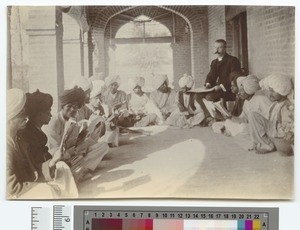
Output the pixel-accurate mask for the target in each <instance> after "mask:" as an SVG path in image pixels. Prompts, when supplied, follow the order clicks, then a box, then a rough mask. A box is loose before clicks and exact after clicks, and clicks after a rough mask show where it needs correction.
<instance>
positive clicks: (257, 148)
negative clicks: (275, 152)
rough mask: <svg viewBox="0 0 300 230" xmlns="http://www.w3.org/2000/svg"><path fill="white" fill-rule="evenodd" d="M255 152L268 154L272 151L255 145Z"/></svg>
mask: <svg viewBox="0 0 300 230" xmlns="http://www.w3.org/2000/svg"><path fill="white" fill-rule="evenodd" d="M254 150H255V153H256V154H266V153H269V152H271V151H270V150H265V149H261V148H259V147H257V146H256V147H255V149H254Z"/></svg>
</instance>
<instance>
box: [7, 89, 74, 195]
mask: <svg viewBox="0 0 300 230" xmlns="http://www.w3.org/2000/svg"><path fill="white" fill-rule="evenodd" d="M37 94H40V93H39V92H37V93H36V94H35V96H36V95H37ZM46 97H47V99H46V101H47V102H46V103H47V105H42V104H40V106H41V107H36V106H34V105H33V104H32V103H33V101H32V98H31V97H29V98H30V99H29V101H27V102H26V96H25V94H24V93H23V91H22V90H20V89H16V88H15V89H10V90H8V92H7V122H8V124H7V127H8V128H7V132H8V133H7V172H6V176H7V197H8V198H21V199H33V198H35V199H53V198H67V197H69V198H71V197H73V198H75V197H78V191H77V187H76V185H75V182H74V180H73V178H72V174H71V172H70V169H69V167H68V166H67V165H66V164H65V163H64V162H62V161H60V160H61V159H62V152H61V150H60V149H58V150H57V151H56V152H55V153H54V154H53V157H52V156H51V155H49V153H48V152H47V150H46V148H45V146H44V144H45V142H44V141H45V139H44V138H45V136H44V134H43V132H42V131H41V130H40V129H39V128H41V126H42V125H43V124H45V123H47V122H49V119H50V116H51V114H50V112H49V111H50V108H51V105H52V97H51V96H50V95H47V96H46ZM35 99H37V98H35ZM35 99H34V100H35ZM44 99H45V98H44ZM42 101H43V99H42ZM25 104H26V107H28V106H29V107H28V108H31V109H33V107H35V109H36V112H35V114H33V111H30V109H29V117H30V118H31V124H28V125H26V122H27V119H28V118H27V117H28V115H27V113H26V110H25ZM30 104H31V105H30ZM27 105H28V106H27ZM38 121H39V122H38ZM32 123H34V124H32ZM32 125H37V127H32V129H34V130H32V132H31V131H29V129H30V128H29V127H31V126H32ZM24 128H25V129H26V131H24V133H23V134H24V135H25V133H27V135H30V136H27V137H26V138H24V135H22V134H21V135H20V131H21V130H23V129H24ZM29 139H30V142H29ZM66 188H70V189H66Z"/></svg>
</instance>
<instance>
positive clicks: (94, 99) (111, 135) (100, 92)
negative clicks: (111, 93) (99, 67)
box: [88, 80, 119, 147]
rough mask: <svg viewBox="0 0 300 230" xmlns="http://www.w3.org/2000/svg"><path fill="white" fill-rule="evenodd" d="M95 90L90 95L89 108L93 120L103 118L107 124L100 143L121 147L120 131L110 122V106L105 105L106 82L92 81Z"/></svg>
mask: <svg viewBox="0 0 300 230" xmlns="http://www.w3.org/2000/svg"><path fill="white" fill-rule="evenodd" d="M92 84H93V89H92V91H91V95H90V98H91V100H90V104H89V105H88V106H89V108H90V109H91V110H92V111H93V114H92V115H91V119H93V117H99V116H100V117H102V118H103V122H104V123H105V129H103V131H104V132H102V133H101V135H100V136H101V138H100V141H104V142H106V143H108V145H109V146H111V147H113V146H119V129H118V128H117V127H115V125H114V124H113V123H112V121H109V120H108V117H109V113H108V106H107V105H106V104H104V102H103V101H104V92H105V89H106V88H105V82H104V81H102V80H94V81H92Z"/></svg>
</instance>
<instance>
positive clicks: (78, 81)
mask: <svg viewBox="0 0 300 230" xmlns="http://www.w3.org/2000/svg"><path fill="white" fill-rule="evenodd" d="M75 86H78V87H80V88H82V89H83V91H84V93H85V100H84V105H83V106H82V107H81V108H80V109H78V112H77V115H76V121H81V120H88V119H89V118H90V116H91V114H92V113H93V111H92V110H91V109H90V108H89V107H88V106H87V105H88V104H89V103H90V94H91V91H92V87H93V85H92V81H91V80H90V79H89V78H86V77H84V76H78V77H77V78H75V79H74V81H73V82H72V84H71V85H70V87H69V89H72V88H74V87H75Z"/></svg>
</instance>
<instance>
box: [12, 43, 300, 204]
mask: <svg viewBox="0 0 300 230" xmlns="http://www.w3.org/2000/svg"><path fill="white" fill-rule="evenodd" d="M217 48H218V47H217ZM223 58H224V59H226V56H225V57H223ZM227 58H228V57H227ZM232 60H233V62H234V61H235V59H232ZM213 65H214V64H213V63H212V69H213ZM217 65H218V64H217ZM213 75H214V74H213V73H212V70H211V71H210V73H209V74H208V76H207V79H206V82H205V87H206V89H208V90H207V91H205V90H204V91H197V90H193V89H194V78H193V77H192V76H188V75H186V74H185V75H184V76H182V77H181V78H180V79H179V82H178V85H179V87H180V90H179V91H178V92H177V91H175V90H174V89H172V88H171V87H169V82H168V77H167V76H166V75H156V76H154V77H153V82H152V86H153V89H154V90H153V91H152V92H151V93H150V95H149V96H148V95H147V93H145V92H144V91H143V86H144V84H145V79H144V78H142V77H134V78H130V79H129V80H128V86H129V88H130V93H129V94H128V95H127V94H126V93H125V92H124V91H122V90H119V87H120V85H121V80H120V76H118V75H115V76H108V77H106V78H105V80H104V81H102V80H93V81H91V80H90V79H87V78H84V77H80V78H78V79H75V83H73V84H72V87H69V88H68V89H66V90H64V91H63V93H62V94H61V95H60V96H59V102H60V108H61V109H60V111H58V113H57V114H55V115H54V116H53V117H52V115H51V107H52V104H53V98H52V96H51V95H50V94H47V93H43V92H40V91H39V90H37V91H36V92H34V93H26V94H25V93H24V92H23V91H22V90H20V89H17V88H13V89H10V90H8V93H7V120H8V124H7V126H8V129H7V132H8V133H7V196H8V197H9V198H24V199H25V198H48V199H49V198H58V197H60V198H64V197H65V198H68V197H73V198H74V197H78V190H77V184H78V182H81V181H84V180H86V179H87V178H90V177H91V176H92V173H93V172H94V171H95V170H96V169H97V168H98V167H99V165H100V163H101V161H102V159H103V157H104V156H105V155H106V154H107V153H108V152H109V148H110V147H117V146H118V145H119V142H118V137H119V132H120V130H122V129H125V130H126V129H127V130H128V127H145V126H150V125H162V124H163V125H171V126H177V127H181V128H191V127H193V126H200V127H202V126H212V127H213V129H214V131H219V132H220V133H224V134H226V135H228V136H235V135H237V134H239V133H242V132H244V131H245V130H246V131H247V132H248V134H249V135H250V138H251V143H252V146H251V148H249V150H253V151H255V152H256V153H267V152H272V151H275V150H276V149H277V148H278V147H277V145H276V143H277V142H276V139H284V140H285V138H286V137H287V136H288V134H291V132H293V122H294V121H293V104H292V102H291V100H290V99H289V95H290V94H291V93H292V90H293V87H292V82H291V80H290V79H288V78H286V77H283V76H277V75H270V76H268V77H265V78H263V79H262V80H259V79H258V78H257V77H256V76H255V75H248V76H241V74H240V72H236V71H231V72H230V73H228V75H230V81H229V84H228V82H221V83H219V84H216V81H217V79H215V80H212V78H213ZM219 79H220V77H219ZM226 97H227V98H226ZM224 98H225V99H226V101H230V100H231V101H234V106H233V108H232V109H230V113H229V115H224V114H222V113H219V112H218V109H216V108H217V107H215V106H214V104H215V103H218V101H221V102H222V103H223V102H224V101H223V99H224ZM224 105H225V107H226V103H225V104H224ZM96 119H98V121H99V122H98V123H97V126H95V129H93V130H92V131H91V132H90V133H89V135H87V136H84V140H83V141H81V142H79V141H78V139H75V140H76V141H75V142H74V143H73V142H70V143H68V144H66V143H65V142H64V138H66V136H68V135H71V134H69V133H68V128H70V127H72V125H73V124H78V125H79V127H83V126H85V125H87V124H90V123H91V122H92V121H93V120H96ZM87 121H89V123H88V122H87ZM43 126H44V127H43ZM42 128H45V129H42ZM43 130H46V131H45V133H44V131H43ZM199 130H200V129H199ZM67 145H68V146H67Z"/></svg>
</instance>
